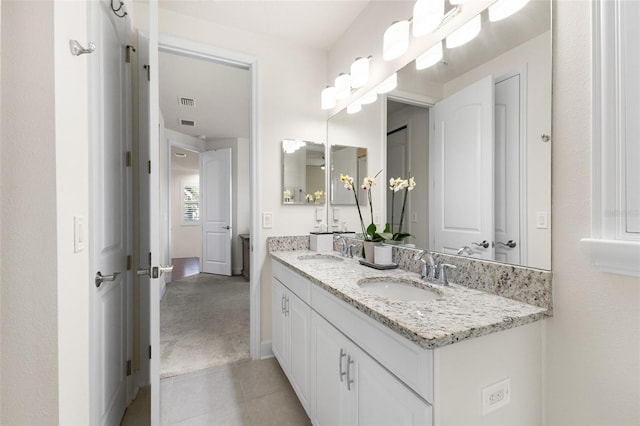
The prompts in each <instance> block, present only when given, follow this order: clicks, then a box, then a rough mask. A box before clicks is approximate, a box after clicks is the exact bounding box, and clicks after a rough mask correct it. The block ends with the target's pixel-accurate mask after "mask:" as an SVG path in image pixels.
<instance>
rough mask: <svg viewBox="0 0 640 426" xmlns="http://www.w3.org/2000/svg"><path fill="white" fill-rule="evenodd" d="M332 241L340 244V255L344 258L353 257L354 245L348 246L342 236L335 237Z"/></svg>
mask: <svg viewBox="0 0 640 426" xmlns="http://www.w3.org/2000/svg"><path fill="white" fill-rule="evenodd" d="M334 240H335V241H337V242H339V243H340V254H342V256H344V257H353V248H354V247H355V244H348V243H347V240H346V239H345V238H344V237H343V236H342V235H336V236H335V237H334Z"/></svg>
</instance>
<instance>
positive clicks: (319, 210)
mask: <svg viewBox="0 0 640 426" xmlns="http://www.w3.org/2000/svg"><path fill="white" fill-rule="evenodd" d="M323 219H324V208H323V207H316V222H322V220H323Z"/></svg>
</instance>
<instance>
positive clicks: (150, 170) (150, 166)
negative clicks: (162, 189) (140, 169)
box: [149, 160, 151, 174]
mask: <svg viewBox="0 0 640 426" xmlns="http://www.w3.org/2000/svg"><path fill="white" fill-rule="evenodd" d="M149 174H151V160H149Z"/></svg>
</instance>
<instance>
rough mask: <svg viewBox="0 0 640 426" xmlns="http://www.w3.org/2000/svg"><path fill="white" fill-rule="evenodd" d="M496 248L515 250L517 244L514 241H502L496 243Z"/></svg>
mask: <svg viewBox="0 0 640 426" xmlns="http://www.w3.org/2000/svg"><path fill="white" fill-rule="evenodd" d="M495 245H496V246H502V247H509V248H515V247H516V242H515V241H513V240H509V241H507V242H506V243H502V242H500V241H498V242H496V243H495Z"/></svg>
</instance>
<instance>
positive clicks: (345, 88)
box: [336, 73, 351, 99]
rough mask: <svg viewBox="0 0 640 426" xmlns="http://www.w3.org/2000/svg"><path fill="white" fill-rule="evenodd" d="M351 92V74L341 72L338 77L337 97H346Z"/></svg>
mask: <svg viewBox="0 0 640 426" xmlns="http://www.w3.org/2000/svg"><path fill="white" fill-rule="evenodd" d="M350 94H351V76H350V75H349V74H345V73H340V75H338V77H336V99H344V98H346V97H347V96H349V95H350Z"/></svg>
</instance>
